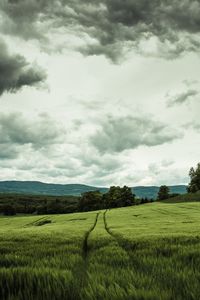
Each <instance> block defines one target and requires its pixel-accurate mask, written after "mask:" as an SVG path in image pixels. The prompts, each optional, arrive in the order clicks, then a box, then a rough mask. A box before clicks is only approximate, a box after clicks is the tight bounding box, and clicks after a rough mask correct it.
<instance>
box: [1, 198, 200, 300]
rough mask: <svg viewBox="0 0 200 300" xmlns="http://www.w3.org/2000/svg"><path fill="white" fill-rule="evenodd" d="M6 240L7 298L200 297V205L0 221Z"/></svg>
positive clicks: (4, 271)
mask: <svg viewBox="0 0 200 300" xmlns="http://www.w3.org/2000/svg"><path fill="white" fill-rule="evenodd" d="M48 222H51V223H48ZM0 240H1V242H0V299H1V300H3V299H9V300H11V299H12V300H15V299H17V300H18V299H20V300H21V299H24V300H25V299H30V300H35V299H46V300H49V299H50V300H54V299H70V300H73V299H77V300H78V299H84V300H87V299H89V300H90V299H92V300H96V299H102V300H104V299H105V300H115V299H116V300H117V299H123V300H126V299H137V300H142V299H145V300H150V299H151V300H157V299H161V300H164V299H165V300H168V299H174V300H187V299H195V300H198V299H200V203H198V202H191V203H187V202H185V203H176V204H170V203H153V204H146V205H140V206H133V207H128V208H120V209H113V210H108V211H99V212H97V211H96V212H88V213H76V214H68V215H53V216H52V215H51V216H14V217H0Z"/></svg>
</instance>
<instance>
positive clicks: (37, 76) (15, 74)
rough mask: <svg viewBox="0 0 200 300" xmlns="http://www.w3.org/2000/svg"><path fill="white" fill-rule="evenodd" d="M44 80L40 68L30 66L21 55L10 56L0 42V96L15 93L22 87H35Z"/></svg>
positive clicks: (4, 45)
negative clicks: (5, 93)
mask: <svg viewBox="0 0 200 300" xmlns="http://www.w3.org/2000/svg"><path fill="white" fill-rule="evenodd" d="M45 79H46V74H45V73H44V71H43V70H41V68H39V67H37V66H31V65H30V64H29V63H28V62H27V61H26V59H25V58H24V57H23V56H21V55H11V54H10V53H9V51H8V49H7V46H6V44H5V43H4V42H3V41H2V40H0V95H1V94H3V93H4V92H13V93H14V92H16V91H18V90H20V89H21V88H22V87H24V86H36V85H38V84H40V83H42V82H43V81H44V80H45Z"/></svg>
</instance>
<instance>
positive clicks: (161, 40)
mask: <svg viewBox="0 0 200 300" xmlns="http://www.w3.org/2000/svg"><path fill="white" fill-rule="evenodd" d="M0 9H1V16H2V26H1V30H2V31H3V32H6V33H9V34H13V35H20V36H22V37H23V38H25V39H30V38H37V39H40V40H42V39H46V40H47V38H48V37H47V34H46V32H47V30H46V29H47V28H49V29H56V28H61V27H62V28H65V29H66V30H68V32H69V31H71V32H73V34H74V35H77V36H78V35H81V34H82V36H83V38H84V37H85V34H87V35H88V36H89V37H90V38H91V39H92V40H91V42H90V43H87V44H86V45H85V46H84V47H79V51H81V52H82V53H84V54H88V55H94V54H96V55H99V54H104V55H105V56H107V57H109V58H110V59H112V60H113V61H116V60H117V59H119V57H120V56H121V55H122V54H124V52H126V51H127V50H130V49H133V48H134V49H137V50H138V51H142V50H141V47H140V46H141V45H140V43H141V41H149V40H151V39H152V37H156V39H154V42H156V46H157V47H158V51H159V53H158V55H161V56H163V57H166V58H175V57H177V56H179V55H181V54H182V53H185V52H187V51H197V52H198V51H199V49H200V40H199V37H198V35H197V34H198V33H199V31H200V3H199V1H196V0H183V1H179V0H175V1H172V0H168V1H165V0H152V1H148V0H124V1H120V0H99V1H97V0H96V1H92V0H86V1H80V0H73V1H72V0H70V1H69V0H58V1H52V0H43V1H37V0H31V1H29V0H3V1H1V4H0ZM153 47H155V43H154V45H153ZM166 48H167V50H168V51H166ZM162 52H163V53H162Z"/></svg>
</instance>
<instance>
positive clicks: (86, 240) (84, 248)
mask: <svg viewBox="0 0 200 300" xmlns="http://www.w3.org/2000/svg"><path fill="white" fill-rule="evenodd" d="M99 215H100V212H98V213H97V214H96V218H95V221H94V224H93V225H92V227H91V228H90V229H89V230H88V231H87V232H86V234H85V237H84V240H83V248H82V250H83V258H84V260H86V259H87V256H88V252H89V247H88V239H89V236H90V234H91V233H92V231H93V230H94V229H95V227H96V225H97V222H98V218H99Z"/></svg>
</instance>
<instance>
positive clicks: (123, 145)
mask: <svg viewBox="0 0 200 300" xmlns="http://www.w3.org/2000/svg"><path fill="white" fill-rule="evenodd" d="M180 137H182V134H180V133H178V132H176V131H174V130H172V129H171V128H169V127H168V126H166V125H165V124H162V123H160V122H156V121H154V120H153V119H151V118H149V117H132V116H126V117H119V118H117V117H115V118H114V117H111V116H109V117H107V118H106V120H105V121H104V122H103V123H102V124H101V128H100V129H99V130H97V131H96V133H95V134H94V135H93V136H91V139H90V141H91V143H92V145H93V146H94V147H95V148H97V149H98V150H99V152H101V153H112V152H122V151H124V150H128V149H136V148H138V147H139V146H149V147H151V146H157V145H162V144H164V143H168V142H172V141H174V140H175V139H177V138H180Z"/></svg>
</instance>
